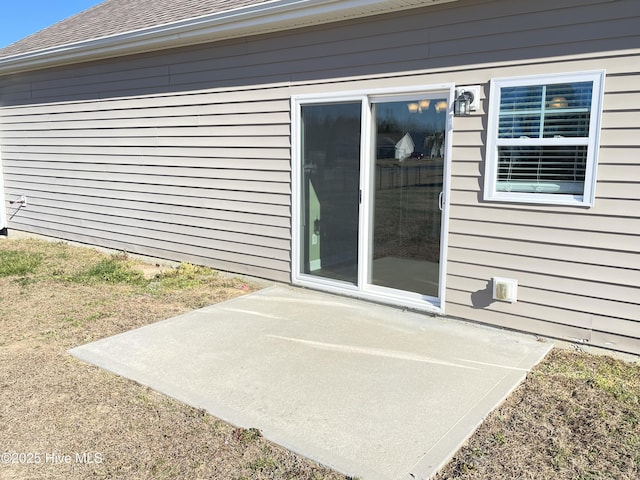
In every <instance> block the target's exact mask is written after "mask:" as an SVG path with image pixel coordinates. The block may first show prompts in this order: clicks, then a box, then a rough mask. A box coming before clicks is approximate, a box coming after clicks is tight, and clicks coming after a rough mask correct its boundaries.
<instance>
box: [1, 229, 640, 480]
mask: <svg viewBox="0 0 640 480" xmlns="http://www.w3.org/2000/svg"><path fill="white" fill-rule="evenodd" d="M254 289H255V287H254V286H252V285H250V284H247V283H246V282H244V281H242V280H240V279H233V278H228V277H224V276H222V275H218V274H216V272H214V271H212V270H210V269H205V268H200V267H194V266H190V265H183V266H181V267H180V268H178V269H167V268H166V267H163V268H160V267H157V266H154V265H142V264H140V263H139V262H134V261H132V260H131V259H129V258H127V257H126V256H124V255H116V256H108V255H104V254H102V253H99V252H96V251H94V250H92V249H85V248H77V247H71V246H69V245H66V244H64V243H46V242H42V241H35V240H1V241H0V312H2V316H1V317H0V455H1V457H0V478H1V479H3V480H4V479H20V480H26V479H78V480H80V479H82V480H84V479H89V478H92V479H93V478H95V479H154V480H155V479H158V480H160V479H186V480H190V479H221V480H222V479H224V480H241V479H258V480H262V479H310V480H319V479H329V480H331V479H343V480H345V479H346V478H348V477H344V476H343V475H340V474H338V473H336V472H333V471H331V470H329V469H327V468H325V467H322V466H320V465H318V464H315V463H313V462H311V461H309V460H308V459H305V458H302V457H300V456H297V455H295V454H293V453H291V452H289V451H287V450H285V449H282V448H280V447H278V446H276V445H273V444H271V443H269V442H267V441H266V440H265V439H264V438H262V437H261V435H260V433H259V432H257V431H255V430H242V429H236V428H234V427H233V426H230V425H228V424H226V423H224V422H222V421H220V420H218V419H216V418H214V417H212V416H210V415H208V414H206V413H205V412H203V411H200V410H197V409H194V408H191V407H188V406H186V405H184V404H181V403H180V402H177V401H175V400H173V399H170V398H168V397H166V396H163V395H160V394H157V393H155V392H153V391H152V390H150V389H148V388H146V387H143V386H141V385H138V384H136V383H134V382H131V381H129V380H126V379H123V378H120V377H117V376H115V375H113V374H111V373H109V372H106V371H103V370H101V369H99V368H96V367H93V366H90V365H87V364H84V363H82V362H80V361H78V360H76V359H74V358H73V357H71V356H70V355H69V354H68V353H67V350H68V349H69V348H71V347H73V346H76V345H80V344H83V343H86V342H90V341H93V340H96V339H98V338H102V337H105V336H109V335H113V334H116V333H120V332H123V331H127V330H130V329H132V328H136V327H138V326H142V325H145V324H148V323H151V322H154V321H157V320H160V319H164V318H168V317H171V316H175V315H178V314H181V313H184V312H186V311H188V310H191V309H194V308H198V307H202V306H204V305H209V304H211V303H215V302H219V301H223V300H226V299H229V298H233V297H235V296H237V295H242V294H244V293H246V292H249V291H252V290H254ZM639 399H640V367H639V366H638V365H637V364H630V363H623V362H621V361H618V360H614V359H612V358H609V357H596V356H591V355H587V354H582V353H576V352H568V351H558V350H554V351H553V352H552V353H551V354H550V355H549V357H548V358H547V359H545V360H544V361H543V362H542V363H541V364H540V365H539V366H538V367H537V368H536V369H535V370H534V371H533V372H532V373H531V374H530V375H529V376H528V378H527V380H526V382H525V383H524V384H523V385H521V387H520V388H518V389H517V390H516V391H515V392H514V393H513V394H512V395H511V396H510V397H509V399H507V401H506V402H505V403H504V404H503V405H502V406H501V407H500V408H499V409H498V410H496V411H495V412H493V413H492V414H491V415H490V416H489V418H487V420H486V421H485V422H484V423H483V425H482V426H481V427H480V429H479V430H478V431H477V432H476V434H475V435H474V436H473V437H472V438H471V439H470V440H469V442H468V444H467V445H466V446H465V447H463V449H462V450H461V451H460V452H459V453H458V454H457V455H456V456H455V458H454V459H453V460H452V461H451V462H450V463H449V464H448V465H447V466H446V467H445V468H444V470H443V471H442V472H441V473H440V474H439V476H438V479H439V480H443V479H454V478H456V479H503V478H519V479H520V478H530V479H575V480H578V479H580V480H589V479H609V478H611V479H638V478H640V400H639Z"/></svg>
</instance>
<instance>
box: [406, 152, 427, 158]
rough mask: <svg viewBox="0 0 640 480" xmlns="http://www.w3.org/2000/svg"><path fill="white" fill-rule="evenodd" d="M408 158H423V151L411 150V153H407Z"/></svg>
mask: <svg viewBox="0 0 640 480" xmlns="http://www.w3.org/2000/svg"><path fill="white" fill-rule="evenodd" d="M409 158H417V159H418V160H421V159H423V158H424V153H422V152H413V153H412V154H411V155H409Z"/></svg>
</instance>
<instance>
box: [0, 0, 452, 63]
mask: <svg viewBox="0 0 640 480" xmlns="http://www.w3.org/2000/svg"><path fill="white" fill-rule="evenodd" d="M453 1H457V0H393V1H389V0H295V1H291V0H274V1H269V2H265V3H261V4H258V5H253V6H250V7H243V8H238V9H235V10H228V11H224V12H219V13H215V14H211V15H206V16H202V17H197V18H193V19H188V20H182V21H179V22H174V23H169V24H165V25H159V26H155V27H151V28H145V29H142V30H136V31H132V32H127V33H123V34H117V35H112V36H108V37H102V38H98V39H94V40H88V41H83V42H78V43H72V44H68V45H61V46H56V47H52V48H47V49H42V50H37V51H33V52H27V53H23V54H17V55H12V56H8V57H5V58H2V59H0V75H8V74H14V73H20V72H25V71H29V70H38V69H42V68H52V67H57V66H62V65H68V64H73V63H80V62H88V61H93V60H102V59H106V58H112V57H119V56H124V55H132V54H138V53H144V52H150V51H156V50H163V49H167V48H175V47H183V46H188V45H195V44H200V43H206V42H213V41H220V40H225V39H231V38H237V37H242V36H246V35H256V34H264V33H268V32H274V31H280V30H287V29H292V28H298V27H301V26H304V25H310V24H314V25H315V24H320V23H328V22H333V21H338V20H341V19H350V18H358V17H364V16H369V15H377V14H381V13H387V12H390V11H397V10H404V9H408V8H417V7H421V6H428V5H434V4H440V3H447V2H453Z"/></svg>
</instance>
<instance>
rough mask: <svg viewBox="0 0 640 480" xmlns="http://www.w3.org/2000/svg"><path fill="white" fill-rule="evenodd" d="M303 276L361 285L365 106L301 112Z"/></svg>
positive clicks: (307, 107)
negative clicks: (362, 138) (361, 182)
mask: <svg viewBox="0 0 640 480" xmlns="http://www.w3.org/2000/svg"><path fill="white" fill-rule="evenodd" d="M301 129H302V131H301V152H300V161H301V164H302V168H301V175H302V178H301V193H302V209H301V212H300V213H301V216H300V222H301V225H302V230H301V232H300V233H301V235H300V242H301V244H300V252H301V254H302V258H301V262H300V273H302V274H310V275H314V276H316V277H321V278H328V279H333V280H337V281H344V282H348V283H351V284H354V285H355V284H356V283H357V281H358V223H359V222H358V219H359V211H360V210H359V208H360V158H361V153H360V143H361V138H360V135H361V132H360V130H361V103H360V102H350V103H336V104H321V105H303V106H302V109H301Z"/></svg>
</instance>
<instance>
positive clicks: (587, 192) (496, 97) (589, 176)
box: [484, 70, 605, 207]
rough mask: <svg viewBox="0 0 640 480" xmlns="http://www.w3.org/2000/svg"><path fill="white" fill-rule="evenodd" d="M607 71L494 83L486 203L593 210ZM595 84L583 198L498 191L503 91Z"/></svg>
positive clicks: (543, 142)
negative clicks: (501, 97)
mask: <svg viewBox="0 0 640 480" xmlns="http://www.w3.org/2000/svg"><path fill="white" fill-rule="evenodd" d="M604 79H605V71H604V70H596V71H585V72H576V73H561V74H550V75H535V76H523V77H505V78H494V79H491V87H490V102H489V120H488V125H487V147H486V156H485V177H484V200H485V201H500V202H517V203H536V204H550V205H573V206H583V207H592V206H593V204H594V201H595V187H596V179H597V175H596V174H597V166H598V149H599V146H600V123H601V118H602V102H603V96H604ZM585 81H590V82H593V92H592V95H591V115H590V120H589V137H588V139H587V141H585V142H584V144H585V145H587V167H586V171H585V179H584V190H583V194H582V195H574V194H544V193H528V192H502V191H497V190H496V187H497V171H498V116H499V113H500V96H501V95H500V94H501V89H502V88H503V87H517V86H528V85H545V84H555V83H573V82H585ZM500 144H501V145H507V144H514V145H524V144H526V145H562V144H571V145H576V144H579V139H578V141H576V139H555V138H549V139H546V138H540V139H526V140H521V139H503V140H501V142H500Z"/></svg>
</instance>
